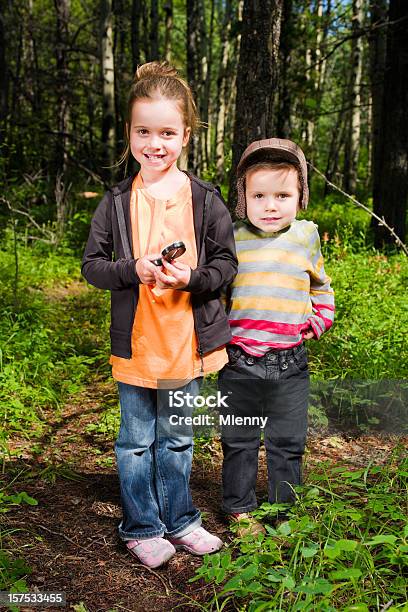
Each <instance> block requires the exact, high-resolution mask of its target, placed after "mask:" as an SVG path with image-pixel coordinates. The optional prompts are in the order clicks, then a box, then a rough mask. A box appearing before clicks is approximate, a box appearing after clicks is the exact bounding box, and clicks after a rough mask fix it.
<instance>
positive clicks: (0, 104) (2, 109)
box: [0, 10, 8, 146]
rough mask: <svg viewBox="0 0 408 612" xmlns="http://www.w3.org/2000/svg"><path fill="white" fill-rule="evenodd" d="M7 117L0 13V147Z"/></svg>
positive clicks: (6, 93)
mask: <svg viewBox="0 0 408 612" xmlns="http://www.w3.org/2000/svg"><path fill="white" fill-rule="evenodd" d="M7 115H8V68H7V61H6V35H5V14H4V11H3V10H1V12H0V146H1V145H2V144H3V143H4V141H5V139H6V134H7V127H6V121H7Z"/></svg>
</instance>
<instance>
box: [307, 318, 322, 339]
mask: <svg viewBox="0 0 408 612" xmlns="http://www.w3.org/2000/svg"><path fill="white" fill-rule="evenodd" d="M309 323H310V327H311V328H312V330H313V333H314V335H315V336H316V339H317V340H319V339H320V336H321V335H322V334H323V332H324V330H322V329H321V327H320V325H319V324H318V323H317V321H316V320H314V319H309Z"/></svg>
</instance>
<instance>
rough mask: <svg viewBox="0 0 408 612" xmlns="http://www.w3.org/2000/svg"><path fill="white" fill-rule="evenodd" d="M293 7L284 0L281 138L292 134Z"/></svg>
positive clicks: (280, 91) (281, 40) (279, 129)
mask: <svg viewBox="0 0 408 612" xmlns="http://www.w3.org/2000/svg"><path fill="white" fill-rule="evenodd" d="M292 9H293V7H292V0H284V1H283V9H282V10H283V13H282V32H281V39H280V77H279V108H278V113H277V122H276V135H277V136H278V137H279V138H290V134H291V106H292V102H291V93H292V91H291V87H290V84H289V71H290V62H291V56H292V51H293V48H294V40H293V26H294V23H293V10H292Z"/></svg>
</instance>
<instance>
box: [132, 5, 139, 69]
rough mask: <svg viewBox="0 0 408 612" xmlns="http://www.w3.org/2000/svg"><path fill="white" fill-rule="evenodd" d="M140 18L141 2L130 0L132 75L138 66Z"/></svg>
mask: <svg viewBox="0 0 408 612" xmlns="http://www.w3.org/2000/svg"><path fill="white" fill-rule="evenodd" d="M141 17H142V7H141V0H132V18H131V29H132V36H131V42H132V63H133V73H135V72H136V68H137V67H138V65H139V64H140V20H141Z"/></svg>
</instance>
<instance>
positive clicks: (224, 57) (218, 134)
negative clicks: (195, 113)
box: [215, 0, 232, 183]
mask: <svg viewBox="0 0 408 612" xmlns="http://www.w3.org/2000/svg"><path fill="white" fill-rule="evenodd" d="M231 21H232V2H231V0H227V2H226V4H225V12H224V19H223V24H222V28H221V32H220V37H221V40H220V45H221V50H220V55H221V57H220V64H219V72H218V79H217V102H218V104H217V118H216V131H215V166H216V176H217V182H219V183H222V182H223V180H224V137H225V134H224V128H225V113H226V103H227V100H226V98H227V88H226V83H227V66H228V59H229V54H230V32H231Z"/></svg>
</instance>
